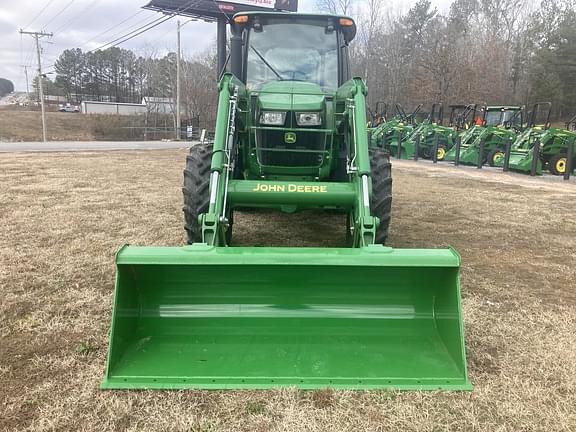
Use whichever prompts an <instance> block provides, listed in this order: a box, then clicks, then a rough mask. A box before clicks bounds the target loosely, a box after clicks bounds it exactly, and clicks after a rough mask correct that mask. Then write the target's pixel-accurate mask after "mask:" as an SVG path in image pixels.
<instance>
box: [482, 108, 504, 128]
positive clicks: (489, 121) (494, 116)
mask: <svg viewBox="0 0 576 432" xmlns="http://www.w3.org/2000/svg"><path fill="white" fill-rule="evenodd" d="M501 118H502V111H488V112H487V113H486V126H497V125H499V124H500V119H501Z"/></svg>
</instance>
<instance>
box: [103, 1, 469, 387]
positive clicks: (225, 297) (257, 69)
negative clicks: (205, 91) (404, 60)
mask: <svg viewBox="0 0 576 432" xmlns="http://www.w3.org/2000/svg"><path fill="white" fill-rule="evenodd" d="M231 30H232V38H231V43H230V49H231V59H230V66H231V71H230V72H231V73H226V74H224V75H223V77H222V79H221V81H220V83H219V85H218V92H219V96H218V114H217V121H216V132H215V138H214V143H213V145H202V144H199V145H195V146H193V147H192V148H191V150H190V154H189V155H188V156H187V161H186V168H185V171H184V186H183V195H184V219H185V226H186V234H187V239H188V243H189V245H187V246H170V247H162V246H158V247H140V246H124V247H123V248H122V249H120V251H119V252H118V254H117V256H116V265H117V278H116V291H115V299H114V311H113V320H112V330H111V336H110V337H111V340H110V349H109V353H108V365H107V370H106V376H105V379H104V381H103V384H102V386H103V387H104V388H108V389H126V388H129V389H134V388H139V389H140V388H148V389H150V388H152V389H158V388H162V389H175V388H207V389H231V388H236V389H237V388H249V389H255V388H272V387H283V386H293V387H294V386H295V387H299V388H304V389H313V388H326V387H332V388H351V389H369V388H374V389H378V388H397V389H428V390H432V389H459V390H465V389H470V388H471V386H470V383H469V381H468V378H467V373H466V360H465V353H464V344H463V332H462V315H461V309H460V292H459V264H460V258H459V256H458V254H457V253H456V251H454V250H453V249H393V248H391V247H386V246H384V245H383V243H384V242H385V241H386V239H387V236H388V227H389V222H390V212H391V199H392V189H391V187H392V178H391V169H390V162H389V160H388V155H387V152H386V151H385V150H383V149H380V148H376V147H374V148H371V147H370V146H369V143H368V134H367V130H366V124H367V123H366V108H365V106H366V100H365V98H366V86H365V84H364V83H363V82H362V80H361V79H360V78H354V77H351V75H350V69H351V68H350V64H349V56H348V44H349V43H350V42H351V41H352V39H353V38H354V35H355V33H356V26H355V24H354V21H353V20H352V19H350V18H348V17H344V16H327V15H304V14H283V13H279V12H269V13H262V12H258V13H255V12H251V13H240V14H236V15H235V16H234V17H233V19H232V22H231ZM261 208H265V209H274V210H276V211H278V212H284V213H286V214H288V215H289V214H291V213H294V212H298V211H302V210H310V209H312V210H314V212H311V213H310V219H316V220H321V219H322V215H323V213H324V212H328V211H329V212H331V213H334V212H340V213H341V214H342V226H333V227H332V230H333V231H334V233H339V232H344V231H347V233H348V235H347V237H348V243H347V244H344V243H343V245H342V247H339V248H320V247H316V248H291V247H247V246H243V247H240V246H234V235H233V230H234V229H240V227H235V226H234V224H233V221H234V214H235V212H238V211H239V210H243V209H261ZM253 214H254V217H257V215H258V214H259V212H258V211H256V212H255V213H253ZM287 217H289V216H287ZM345 219H347V221H348V222H347V224H346V226H344V220H345ZM267 222H268V219H267V218H266V215H264V216H263V217H262V218H261V224H262V225H265V224H266V223H267ZM414 223H416V221H414ZM293 230H294V231H295V232H296V231H297V230H298V225H297V224H294V225H293ZM342 237H344V236H342Z"/></svg>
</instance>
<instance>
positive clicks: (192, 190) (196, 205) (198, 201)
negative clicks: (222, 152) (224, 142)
mask: <svg viewBox="0 0 576 432" xmlns="http://www.w3.org/2000/svg"><path fill="white" fill-rule="evenodd" d="M211 163H212V145H211V144H198V145H195V146H193V147H191V148H190V154H189V155H188V156H186V168H185V169H184V186H183V187H182V194H183V195H184V207H183V208H182V210H183V211H184V221H185V225H184V228H185V230H186V237H187V241H188V244H192V243H196V242H201V241H202V227H201V226H200V224H199V222H198V217H199V216H200V215H201V214H202V213H206V212H207V211H208V206H209V200H210V166H211Z"/></svg>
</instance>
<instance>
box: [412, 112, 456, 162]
mask: <svg viewBox="0 0 576 432" xmlns="http://www.w3.org/2000/svg"><path fill="white" fill-rule="evenodd" d="M443 121H444V110H443V107H442V104H432V109H431V110H430V113H429V115H428V117H427V118H426V120H424V121H423V122H422V123H420V124H419V125H418V126H417V127H416V128H415V129H414V130H413V131H411V132H410V134H409V135H408V136H407V137H406V138H405V139H404V140H403V141H402V156H403V158H408V159H409V158H411V157H412V156H413V155H414V152H415V151H416V145H417V144H418V153H419V156H420V157H423V158H425V159H431V158H432V155H433V153H434V149H436V158H437V160H443V159H444V156H445V155H446V152H447V151H448V150H450V149H451V148H452V146H453V145H454V143H455V139H456V137H457V133H456V131H455V129H454V128H452V127H448V126H443V125H442V123H443Z"/></svg>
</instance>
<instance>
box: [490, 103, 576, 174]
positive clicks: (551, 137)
mask: <svg viewBox="0 0 576 432" xmlns="http://www.w3.org/2000/svg"><path fill="white" fill-rule="evenodd" d="M542 105H544V106H547V107H548V115H547V117H546V121H545V122H544V124H541V125H537V124H536V122H535V120H534V119H535V114H536V113H537V112H538V106H542ZM550 108H551V104H550V103H549V102H547V103H539V104H535V105H534V108H533V110H532V116H531V117H532V118H531V120H530V122H529V126H530V127H529V128H528V129H526V130H525V131H524V132H523V133H522V134H520V135H519V136H518V138H517V139H516V141H514V143H513V144H512V146H511V149H510V159H509V165H508V168H509V169H510V170H512V171H518V172H524V173H532V172H533V173H534V174H537V175H541V174H542V171H543V169H544V168H547V169H548V171H549V172H550V173H552V174H554V175H564V173H566V169H567V166H568V160H567V157H568V146H571V145H574V142H575V141H576V131H573V130H570V128H571V122H572V121H574V120H575V119H576V116H574V117H573V118H572V119H571V120H570V121H568V122H567V123H566V128H565V129H562V128H551V127H549V126H550V122H549V119H550V111H551V109H550ZM536 144H538V150H537V152H538V159H537V160H536V161H535V159H534V153H535V150H534V147H535V146H536ZM504 159H505V155H504V154H502V155H501V157H500V158H499V160H498V163H497V166H504ZM575 165H576V159H574V160H573V162H572V167H574V166H575Z"/></svg>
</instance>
